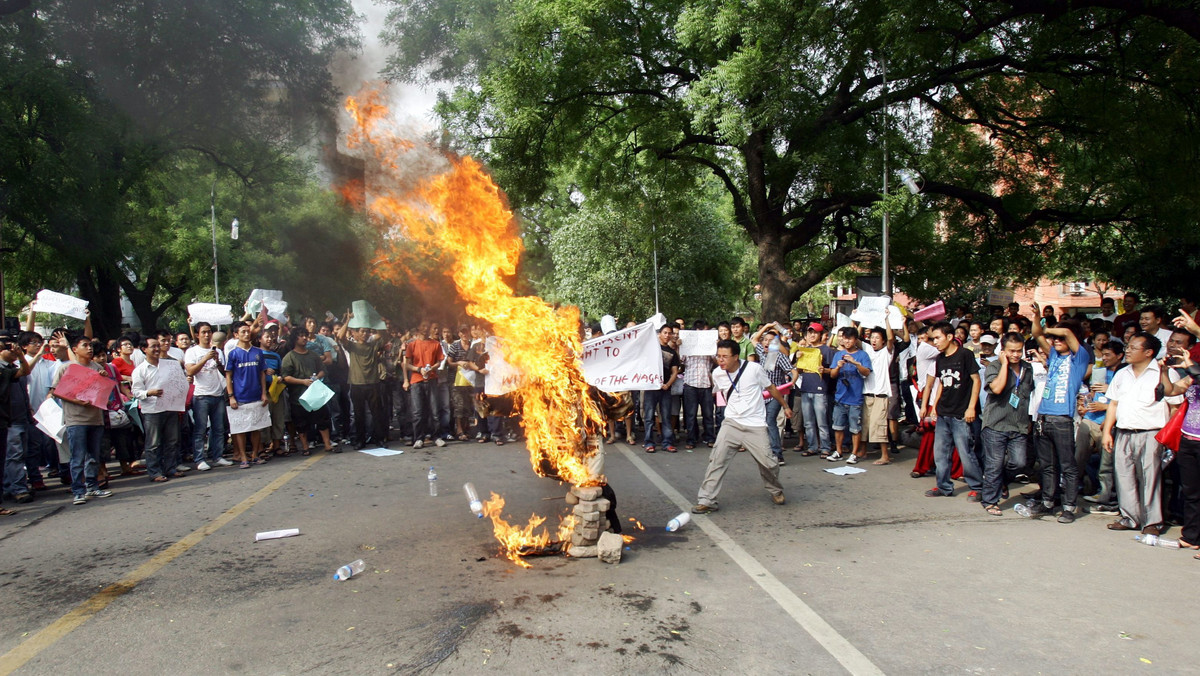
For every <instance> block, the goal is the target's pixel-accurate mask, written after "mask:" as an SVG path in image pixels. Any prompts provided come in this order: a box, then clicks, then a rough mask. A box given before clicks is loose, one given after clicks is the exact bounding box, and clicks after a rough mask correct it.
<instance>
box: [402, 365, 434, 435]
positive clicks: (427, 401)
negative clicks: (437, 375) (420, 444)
mask: <svg viewBox="0 0 1200 676" xmlns="http://www.w3.org/2000/svg"><path fill="white" fill-rule="evenodd" d="M436 387H437V382H436V381H429V380H422V381H421V382H419V383H412V384H411V385H409V386H408V394H409V396H410V397H412V423H413V441H421V440H423V439H424V438H425V437H433V436H437V435H438V429H437V426H438V419H437V408H436V406H437V405H436V403H435V402H434V400H435V399H436V397H437V392H436V390H435V388H436Z"/></svg>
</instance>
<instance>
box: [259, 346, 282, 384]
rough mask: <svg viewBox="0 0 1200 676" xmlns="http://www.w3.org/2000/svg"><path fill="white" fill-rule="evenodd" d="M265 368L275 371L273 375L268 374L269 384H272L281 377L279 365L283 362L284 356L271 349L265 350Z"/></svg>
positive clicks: (263, 352)
mask: <svg viewBox="0 0 1200 676" xmlns="http://www.w3.org/2000/svg"><path fill="white" fill-rule="evenodd" d="M262 355H263V366H262V367H263V370H266V369H271V370H272V371H274V372H275V375H273V376H267V385H270V384H271V382H272V381H273V380H275V379H276V378H279V377H280V375H279V366H280V364H282V363H283V357H280V356H279V355H278V354H277V353H275V352H272V351H270V350H263V351H262Z"/></svg>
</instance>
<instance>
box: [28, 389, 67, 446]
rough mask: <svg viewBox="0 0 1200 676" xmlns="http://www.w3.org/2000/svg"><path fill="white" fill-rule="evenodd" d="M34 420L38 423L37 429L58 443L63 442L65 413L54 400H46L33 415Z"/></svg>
mask: <svg viewBox="0 0 1200 676" xmlns="http://www.w3.org/2000/svg"><path fill="white" fill-rule="evenodd" d="M33 419H34V421H35V422H36V423H37V428H38V429H39V430H41V431H42V432H44V433H45V434H46V436H48V437H52V438H53V439H54V440H55V441H57V442H58V443H60V444H61V443H62V441H63V429H64V428H63V412H62V407H60V406H59V405H58V403H57V402H56V401H54V400H53V399H46V400H45V401H43V402H42V405H41V406H39V407H38V410H37V412H36V413H34V414H33Z"/></svg>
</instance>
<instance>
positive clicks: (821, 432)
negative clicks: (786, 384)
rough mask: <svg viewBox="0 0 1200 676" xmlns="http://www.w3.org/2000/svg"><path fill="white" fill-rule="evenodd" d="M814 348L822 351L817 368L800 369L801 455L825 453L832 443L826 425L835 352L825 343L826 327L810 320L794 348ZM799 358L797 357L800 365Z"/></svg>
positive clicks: (797, 362)
mask: <svg viewBox="0 0 1200 676" xmlns="http://www.w3.org/2000/svg"><path fill="white" fill-rule="evenodd" d="M800 349H813V350H818V351H819V352H820V353H821V364H820V366H819V367H818V368H817V370H816V371H801V372H800V382H799V385H800V388H799V389H800V412H801V417H802V418H803V419H804V443H805V445H806V446H807V447H808V448H807V450H805V451H804V452H803V453H801V455H804V456H813V455H816V454H817V453H820V454H821V455H822V456H827V455H829V453H830V449H831V448H832V447H833V430H832V429H831V428H830V427H829V393H830V392H831V391H832V389H833V388H832V386H831V378H830V369H829V367H830V366H832V364H833V354H834V352H836V350H834V349H833V348H832V347H830V346H829V345H827V344H826V339H825V327H824V325H822V324H820V323H819V322H813V323H811V324H809V325H808V328H806V329H805V330H804V341H803V344H801V345H800V346H799V347H798V348H797V350H796V351H797V352H799V350H800ZM799 364H800V360H799V359H796V365H797V366H799Z"/></svg>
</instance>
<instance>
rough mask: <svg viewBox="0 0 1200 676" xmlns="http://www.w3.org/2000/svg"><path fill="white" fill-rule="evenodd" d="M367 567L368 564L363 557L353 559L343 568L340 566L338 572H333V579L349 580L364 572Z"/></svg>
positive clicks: (339, 580)
mask: <svg viewBox="0 0 1200 676" xmlns="http://www.w3.org/2000/svg"><path fill="white" fill-rule="evenodd" d="M366 567H367V564H366V562H364V561H363V560H362V559H358V560H356V561H351V562H350V563H347V564H346V565H344V566H342V567H341V568H338V569H337V572H335V573H334V574H333V579H335V580H337V581H338V582H345V581H346V580H349V579H350V578H352V577H354V576H355V575H358V574H359V573H361V572H363V569H364V568H366Z"/></svg>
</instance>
